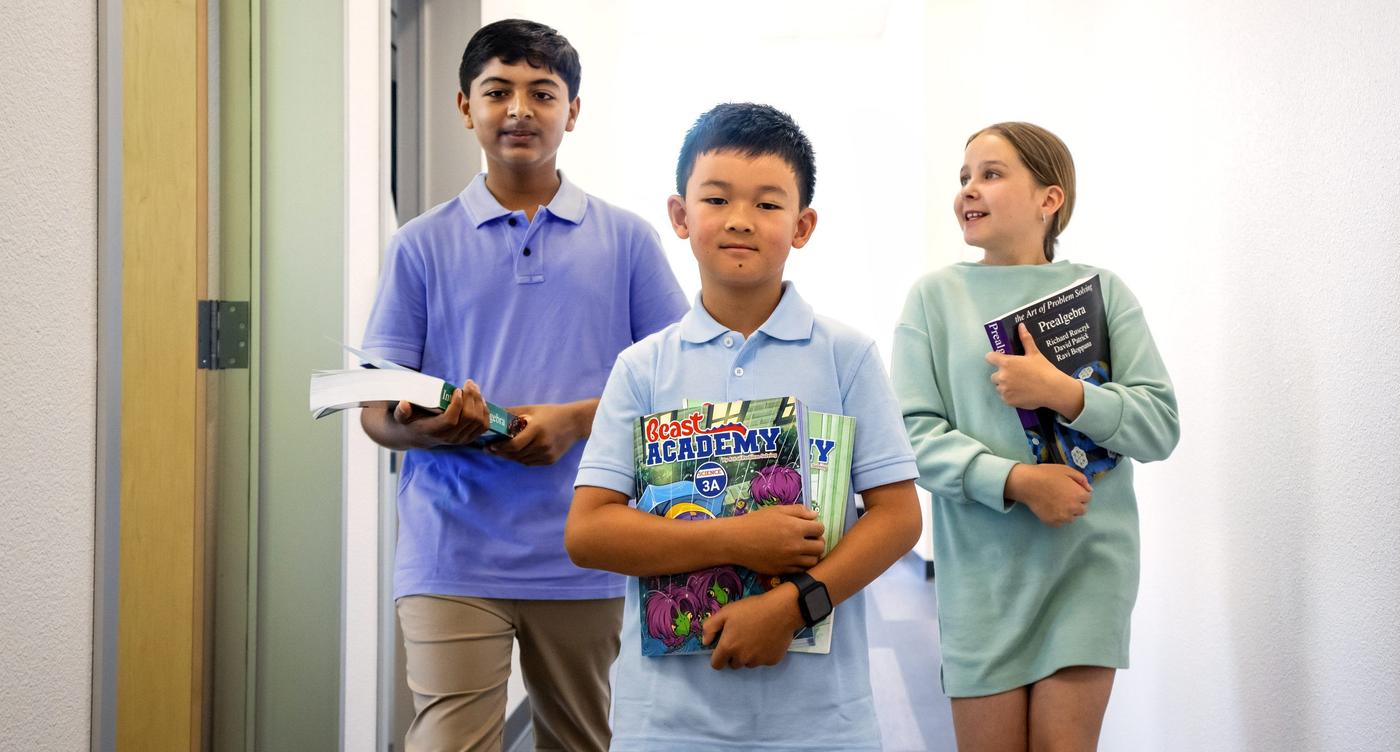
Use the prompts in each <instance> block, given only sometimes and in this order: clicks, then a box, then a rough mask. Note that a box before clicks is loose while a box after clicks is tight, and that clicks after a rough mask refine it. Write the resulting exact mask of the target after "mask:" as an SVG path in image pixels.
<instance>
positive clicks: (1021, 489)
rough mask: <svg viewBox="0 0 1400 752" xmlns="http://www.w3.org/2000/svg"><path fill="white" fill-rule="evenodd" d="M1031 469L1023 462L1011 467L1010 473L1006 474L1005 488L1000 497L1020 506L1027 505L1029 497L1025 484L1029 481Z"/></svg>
mask: <svg viewBox="0 0 1400 752" xmlns="http://www.w3.org/2000/svg"><path fill="white" fill-rule="evenodd" d="M1031 468H1032V465H1028V464H1026V463H1024V462H1017V463H1016V464H1014V465H1012V466H1011V472H1009V473H1007V474H1006V488H1005V489H1003V491H1002V495H1003V496H1005V497H1006V498H1007V500H1009V501H1013V502H1020V503H1022V504H1027V503H1029V502H1027V501H1026V498H1027V497H1028V496H1029V494H1027V493H1026V484H1027V483H1028V482H1029V481H1030V477H1029V476H1030V473H1031Z"/></svg>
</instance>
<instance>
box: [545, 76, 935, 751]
mask: <svg viewBox="0 0 1400 752" xmlns="http://www.w3.org/2000/svg"><path fill="white" fill-rule="evenodd" d="M814 183H815V181H814V165H813V160H812V148H811V144H810V143H809V142H808V141H807V138H806V136H804V135H803V134H802V132H801V130H799V129H798V127H797V125H796V124H795V123H794V122H793V121H792V120H791V119H790V118H789V117H788V116H787V115H785V114H783V113H781V112H779V111H777V110H774V109H773V108H771V107H766V106H762V105H753V104H743V105H735V104H729V105H720V106H718V107H716V108H714V109H713V110H710V111H709V112H707V113H705V114H704V115H702V116H701V117H700V119H699V120H698V121H696V123H695V125H694V127H692V128H691V130H690V132H689V133H688V134H687V135H686V138H685V143H684V145H683V146H682V148H681V155H680V160H679V164H678V167H677V170H676V188H677V190H678V191H679V195H677V196H672V197H671V199H670V202H669V209H670V215H671V223H672V225H673V226H674V228H675V231H676V234H677V235H679V236H680V237H682V238H687V239H689V240H690V246H691V250H692V251H693V252H694V254H695V258H696V260H697V261H698V262H699V265H700V279H701V285H702V289H701V292H700V295H699V296H698V298H697V299H696V301H695V304H694V305H693V306H692V307H691V309H690V312H689V313H687V314H685V316H684V318H682V319H681V320H680V322H678V323H676V324H673V325H671V326H669V327H667V328H665V329H663V330H661V331H660V332H657V333H656V334H653V335H652V336H650V337H647V338H646V339H644V340H642V341H641V342H638V343H637V344H635V345H633V346H631V347H629V348H627V349H626V350H625V351H623V353H622V355H620V356H619V357H618V360H617V364H616V365H615V366H613V369H612V374H611V375H610V376H609V377H608V383H607V387H606V388H605V389H604V390H603V399H602V402H601V404H600V405H599V407H598V411H597V415H596V417H595V418H594V422H593V434H592V436H591V437H590V438H589V441H588V446H587V447H586V448H585V450H584V454H583V459H582V460H581V461H580V463H579V473H578V479H577V481H576V489H575V494H574V503H573V508H572V509H571V510H570V512H569V522H568V526H567V528H566V530H565V545H566V546H567V548H568V551H569V555H570V556H571V557H573V559H574V561H575V562H578V563H579V564H580V565H581V566H587V567H595V568H599V569H607V570H611V571H614V572H620V573H623V574H627V575H632V576H633V577H636V576H645V575H657V574H669V573H673V572H684V571H691V570H695V569H701V568H704V567H711V566H717V565H722V564H740V565H743V566H747V567H749V568H751V569H753V570H756V571H760V572H776V573H784V574H791V575H794V580H795V581H794V582H786V583H784V584H782V585H780V586H778V587H777V588H774V589H773V590H771V591H769V592H767V593H764V594H762V595H757V596H751V597H749V598H745V599H743V600H740V601H735V602H733V603H731V604H729V605H727V606H725V607H723V608H722V609H721V610H720V611H719V612H718V613H716V614H715V615H714V616H712V617H710V618H709V619H708V620H706V623H705V625H704V640H705V642H706V643H708V644H713V645H715V651H714V652H713V653H712V654H711V655H709V656H705V655H682V656H663V657H644V656H643V655H642V650H641V643H642V641H641V635H640V630H641V614H640V607H639V605H638V602H637V600H638V599H637V586H636V581H635V580H629V582H630V584H629V586H628V589H627V605H626V608H625V610H624V612H623V621H622V624H623V632H622V649H621V652H620V653H619V655H618V659H617V663H616V665H615V666H614V674H613V746H612V749H614V750H644V749H645V750H651V749H667V750H681V749H703V750H714V749H723V750H755V749H769V750H802V751H803V752H810V750H813V749H821V750H878V749H880V734H879V729H878V726H877V725H876V720H875V707H874V703H873V701H872V697H871V689H870V670H869V664H868V646H867V643H866V634H865V606H864V601H863V598H862V596H861V594H860V590H861V589H862V588H864V587H865V586H866V585H867V584H868V583H869V582H870V581H871V580H873V579H874V578H875V577H876V576H877V575H879V574H880V573H881V572H883V571H884V570H885V569H886V568H887V567H888V566H889V565H890V564H892V563H893V562H894V561H895V560H897V559H898V558H899V557H900V556H901V555H903V554H904V553H905V552H907V551H908V550H909V549H910V548H911V547H912V546H913V545H914V542H915V541H916V540H917V539H918V537H919V529H920V525H921V524H922V523H921V517H920V513H919V508H918V501H917V497H916V495H915V491H914V483H913V479H914V478H916V477H918V469H917V468H916V467H915V464H914V454H913V451H912V450H911V449H910V446H909V440H908V438H907V437H906V436H905V433H904V428H903V422H902V419H901V417H900V411H899V404H898V403H897V402H896V401H895V397H894V393H893V391H892V389H891V388H890V384H889V380H888V379H887V377H886V376H885V372H884V368H883V366H882V365H881V362H880V356H879V353H878V352H877V351H876V348H875V344H874V342H873V341H872V340H871V339H870V338H869V337H867V336H865V335H864V334H861V333H859V332H856V331H854V330H853V329H850V328H848V327H846V326H843V325H841V324H839V323H837V322H835V321H832V320H831V319H827V318H824V317H822V316H817V315H815V314H814V313H813V312H812V308H811V306H809V305H808V304H807V303H806V302H805V301H804V300H803V299H802V298H801V297H800V296H799V295H798V294H797V290H796V289H795V288H794V287H793V285H792V284H791V283H786V282H784V281H783V266H784V263H785V262H786V260H787V256H788V252H789V250H790V249H791V248H801V247H802V246H803V245H805V244H806V243H807V240H808V239H809V238H810V237H811V235H812V231H813V229H814V228H815V226H816V213H815V212H814V211H813V210H812V209H811V208H810V207H809V203H810V202H811V197H812V190H813V187H814ZM784 395H794V396H796V397H798V398H799V399H801V400H802V401H803V402H805V403H806V405H807V407H808V408H810V409H812V410H819V411H822V412H831V413H842V414H845V415H852V416H855V418H856V438H855V446H854V458H853V462H852V470H851V486H852V488H853V489H854V490H855V491H858V492H860V493H861V495H862V496H863V498H864V500H865V506H866V510H867V512H866V514H865V515H864V516H863V517H861V518H860V519H859V521H855V520H856V514H855V511H854V508H853V507H854V497H852V498H851V499H849V500H848V502H847V504H848V507H847V515H846V520H847V521H848V524H849V523H851V522H852V521H854V524H851V526H850V527H849V529H848V530H847V531H846V534H845V537H844V538H843V539H842V540H841V542H840V543H839V544H838V545H837V546H836V548H835V549H833V550H832V552H831V554H830V555H829V556H827V557H826V558H825V559H822V560H821V561H820V562H819V561H818V556H819V555H820V554H821V552H822V541H821V533H822V526H821V523H819V522H817V521H816V519H815V514H814V513H812V512H811V510H809V509H806V508H805V507H800V506H774V507H769V508H766V509H763V510H760V511H758V512H755V513H750V514H747V515H744V516H742V517H733V518H727V519H715V520H696V521H681V520H671V519H665V518H662V517H658V516H655V515H651V514H647V513H645V512H641V511H638V510H637V509H636V508H634V507H631V506H629V504H628V501H629V498H630V497H631V496H632V495H633V494H634V482H633V475H632V474H633V466H634V465H633V456H632V436H633V424H634V423H635V421H636V420H637V419H638V418H639V417H640V416H642V415H646V414H649V413H653V412H658V411H661V410H669V409H673V408H677V407H680V406H681V405H682V402H683V400H685V399H687V398H690V399H702V400H707V401H715V402H718V401H731V400H740V399H758V398H765V397H778V396H784ZM800 573H805V575H806V578H804V577H802V574H800ZM807 578H810V579H807ZM799 585H800V587H801V590H799ZM822 588H824V589H825V591H826V595H827V596H828V598H829V600H830V602H832V603H835V604H839V605H838V608H839V610H840V612H841V613H840V614H839V615H838V616H837V618H836V619H835V622H834V625H835V627H834V632H833V636H832V643H831V654H830V655H812V654H803V653H788V652H787V647H788V644H789V643H790V642H791V640H792V635H793V632H794V631H795V630H796V629H798V628H800V627H801V626H802V625H803V623H804V621H805V620H809V619H813V617H814V616H818V617H819V616H820V614H816V613H815V612H814V609H815V608H818V607H819V605H814V604H820V603H822V600H821V599H820V598H817V599H815V600H808V599H806V598H805V597H804V600H803V603H804V604H805V605H804V606H802V607H800V606H799V597H803V596H806V595H810V594H812V593H814V592H817V591H818V590H819V589H822ZM731 668H732V669H741V670H739V671H728V670H725V669H731Z"/></svg>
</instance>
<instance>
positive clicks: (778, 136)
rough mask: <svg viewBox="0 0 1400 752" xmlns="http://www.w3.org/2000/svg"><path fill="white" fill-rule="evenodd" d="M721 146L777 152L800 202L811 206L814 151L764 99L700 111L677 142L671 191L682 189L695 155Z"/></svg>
mask: <svg viewBox="0 0 1400 752" xmlns="http://www.w3.org/2000/svg"><path fill="white" fill-rule="evenodd" d="M725 150H728V151H736V152H739V153H740V154H743V155H744V156H746V157H760V156H763V155H765V154H773V155H776V156H778V157H781V158H782V159H783V161H785V162H787V163H788V166H789V167H791V168H792V173H793V175H794V176H796V178H797V190H798V192H799V193H800V194H801V195H800V196H799V200H800V202H801V208H803V209H805V208H807V207H808V206H811V204H812V194H813V193H814V192H815V191H816V189H817V163H816V157H815V156H814V155H813V152H812V142H811V141H808V140H807V136H806V134H804V133H803V132H802V129H801V128H798V127H797V123H796V122H795V121H794V120H793V119H792V118H791V117H790V116H789V115H788V114H787V113H785V112H783V111H781V110H779V109H777V108H775V107H770V106H768V105H766V104H753V103H751V102H744V103H742V104H739V103H734V102H730V103H727V104H721V105H716V106H715V107H714V108H713V109H711V110H710V111H709V112H706V113H705V114H703V115H701V116H700V117H699V118H697V119H696V120H695V125H692V126H690V130H689V131H688V132H686V134H685V141H684V142H683V143H682V144H681V156H680V159H678V160H677V161H676V192H677V193H679V194H680V195H682V196H684V195H685V184H686V181H688V180H690V174H691V173H692V172H694V171H695V160H696V158H698V157H699V156H700V155H701V154H708V153H710V152H712V151H725Z"/></svg>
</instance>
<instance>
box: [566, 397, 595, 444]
mask: <svg viewBox="0 0 1400 752" xmlns="http://www.w3.org/2000/svg"><path fill="white" fill-rule="evenodd" d="M568 407H569V411H570V413H571V414H572V415H573V429H574V432H575V434H577V435H578V437H579V439H580V440H583V439H586V438H588V436H589V434H591V433H593V416H594V415H596V414H597V412H598V398H597V397H590V398H588V399H584V400H578V401H577V402H570V403H568Z"/></svg>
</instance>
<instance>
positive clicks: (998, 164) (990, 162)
mask: <svg viewBox="0 0 1400 752" xmlns="http://www.w3.org/2000/svg"><path fill="white" fill-rule="evenodd" d="M977 166H978V167H994V166H995V167H1006V163H1005V162H1003V161H1001V160H1000V159H985V160H983V161H982V162H981V163H980V164H978V165H977ZM962 168H963V169H964V170H966V169H967V165H963V166H962Z"/></svg>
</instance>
